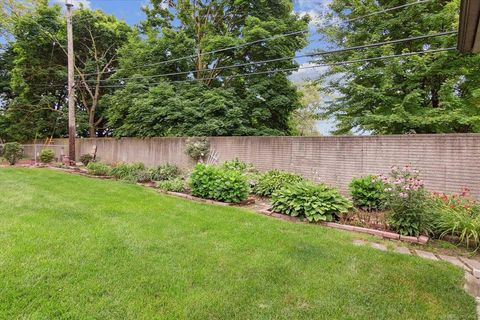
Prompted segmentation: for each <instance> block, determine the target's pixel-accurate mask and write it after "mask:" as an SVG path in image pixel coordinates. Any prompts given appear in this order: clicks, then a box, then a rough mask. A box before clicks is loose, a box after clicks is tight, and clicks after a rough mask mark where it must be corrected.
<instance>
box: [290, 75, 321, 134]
mask: <svg viewBox="0 0 480 320" xmlns="http://www.w3.org/2000/svg"><path fill="white" fill-rule="evenodd" d="M298 91H299V92H300V94H301V96H302V98H301V100H300V103H301V105H302V107H301V108H299V109H297V110H295V111H294V112H293V114H292V128H293V133H294V134H295V135H299V136H312V135H319V132H318V130H317V127H316V126H317V121H318V120H320V119H321V116H320V115H321V113H322V104H321V98H320V92H319V88H318V85H317V84H315V83H313V82H306V83H300V84H299V85H298Z"/></svg>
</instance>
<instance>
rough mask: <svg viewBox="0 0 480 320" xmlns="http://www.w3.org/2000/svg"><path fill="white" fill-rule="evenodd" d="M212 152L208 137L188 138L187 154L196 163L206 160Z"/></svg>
mask: <svg viewBox="0 0 480 320" xmlns="http://www.w3.org/2000/svg"><path fill="white" fill-rule="evenodd" d="M209 152H210V142H209V141H208V138H207V137H202V138H188V139H187V142H186V147H185V153H186V154H187V155H188V156H189V157H190V158H192V159H193V160H195V161H198V160H200V159H203V158H205V157H206V156H207V155H208V153H209Z"/></svg>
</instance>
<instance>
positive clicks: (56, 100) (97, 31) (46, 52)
mask: <svg viewBox="0 0 480 320" xmlns="http://www.w3.org/2000/svg"><path fill="white" fill-rule="evenodd" d="M73 24H74V48H75V64H76V69H75V71H76V89H77V90H76V92H77V97H76V105H77V108H78V110H77V133H78V134H79V135H81V136H86V135H90V136H95V135H96V133H97V132H98V133H100V134H101V133H103V128H101V129H102V130H98V129H99V127H104V124H105V122H106V120H105V117H104V116H103V113H104V112H105V108H104V107H103V106H101V105H99V104H98V101H99V100H100V97H101V95H102V94H103V92H104V91H103V90H102V88H101V86H100V84H101V83H102V81H103V80H105V79H107V78H108V77H110V76H111V75H112V72H109V71H110V69H111V68H115V67H116V66H117V60H116V58H117V51H118V48H119V47H120V46H122V45H123V43H124V42H125V41H126V40H127V39H128V34H129V32H131V28H130V27H129V26H128V25H127V24H126V23H124V22H119V21H118V20H117V19H116V18H115V17H113V16H108V15H106V14H104V13H102V12H101V11H98V10H97V11H91V10H88V9H84V8H80V9H78V10H75V11H74V17H73ZM12 35H13V40H12V41H11V43H10V48H11V52H12V54H11V55H7V53H8V52H6V53H5V54H4V55H2V57H3V56H5V57H7V56H8V57H10V56H12V57H13V58H12V59H11V63H9V64H5V66H6V67H5V68H6V69H5V70H6V71H5V73H4V74H5V77H8V79H7V78H5V79H6V81H7V80H8V81H9V82H10V86H9V89H10V90H11V92H9V94H10V95H11V96H12V98H11V99H10V101H9V102H8V103H7V104H6V105H4V106H3V110H2V112H1V113H0V118H1V119H0V138H3V139H9V140H18V141H25V140H31V139H34V138H36V137H38V138H44V137H50V136H65V135H66V134H67V131H66V128H67V119H68V117H67V112H68V109H67V106H66V104H67V52H66V25H65V18H64V15H63V14H62V12H61V7H60V6H58V5H54V6H49V5H48V1H46V0H44V1H40V0H39V1H37V5H36V6H35V8H34V10H32V11H31V12H30V11H29V12H27V13H24V14H23V15H21V16H19V15H16V18H15V19H14V24H13V29H12ZM5 61H6V60H5ZM6 62H7V61H6ZM6 62H5V63H6ZM3 65H4V64H3V63H2V64H1V65H0V67H2V68H3ZM7 69H8V71H9V72H7ZM4 92H6V91H4ZM2 128H3V129H2Z"/></svg>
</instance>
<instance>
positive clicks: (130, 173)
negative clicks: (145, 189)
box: [109, 162, 151, 183]
mask: <svg viewBox="0 0 480 320" xmlns="http://www.w3.org/2000/svg"><path fill="white" fill-rule="evenodd" d="M109 175H110V176H112V177H114V178H115V179H120V180H125V181H129V182H134V183H135V182H147V181H150V180H151V174H150V171H149V170H148V169H147V168H146V167H145V165H144V164H143V163H141V162H137V163H120V164H118V165H115V166H114V167H113V168H112V169H111V170H110V173H109Z"/></svg>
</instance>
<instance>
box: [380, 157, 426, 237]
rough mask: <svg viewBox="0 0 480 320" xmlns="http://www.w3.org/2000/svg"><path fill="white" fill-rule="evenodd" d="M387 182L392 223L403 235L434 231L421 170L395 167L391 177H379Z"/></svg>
mask: <svg viewBox="0 0 480 320" xmlns="http://www.w3.org/2000/svg"><path fill="white" fill-rule="evenodd" d="M380 179H381V180H382V182H383V183H385V184H386V188H385V191H386V205H387V207H388V209H389V210H390V215H389V219H388V220H389V225H390V226H391V227H392V228H393V229H394V230H395V231H397V232H399V233H400V234H402V235H408V236H419V235H420V234H428V233H431V232H433V221H432V215H431V211H430V210H429V203H428V202H429V198H428V194H427V192H426V191H425V188H424V184H423V181H422V180H421V179H420V178H419V171H418V170H416V169H413V168H412V167H410V166H409V165H407V166H405V167H403V168H402V169H399V168H398V167H396V166H394V167H392V170H391V172H390V174H389V175H388V176H383V175H382V176H380Z"/></svg>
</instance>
